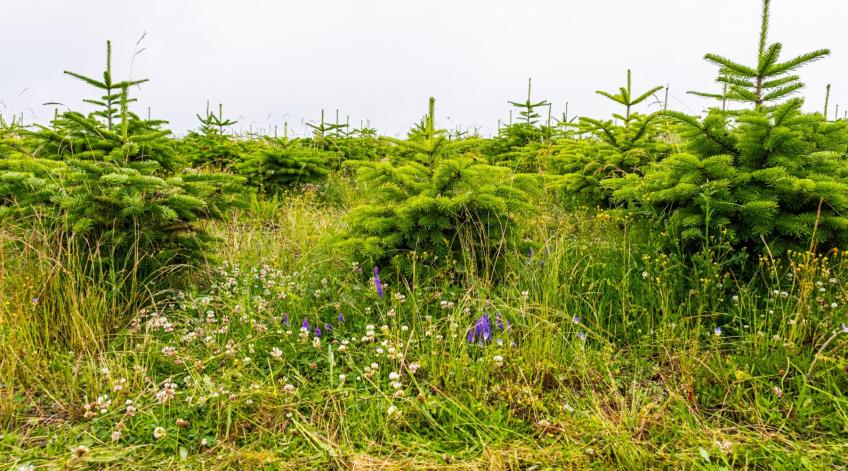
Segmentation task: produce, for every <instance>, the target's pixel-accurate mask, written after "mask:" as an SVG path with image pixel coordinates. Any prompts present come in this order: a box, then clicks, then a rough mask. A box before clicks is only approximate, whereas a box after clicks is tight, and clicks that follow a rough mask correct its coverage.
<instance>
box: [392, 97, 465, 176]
mask: <svg viewBox="0 0 848 471" xmlns="http://www.w3.org/2000/svg"><path fill="white" fill-rule="evenodd" d="M435 110H436V99H435V98H433V97H430V100H429V101H428V106H427V114H426V115H424V116H423V117H422V118H421V121H419V122H418V123H416V124H415V125H414V126H413V127H412V129H410V131H409V133H408V134H407V138H406V139H405V140H404V139H396V138H394V137H387V136H381V137H380V139H381V140H383V141H385V142H387V143H389V144H393V145H394V146H395V149H394V150H395V153H394V154H393V157H395V158H396V159H397V160H399V161H401V162H406V161H409V160H412V161H415V162H418V163H421V164H423V165H425V166H427V167H431V168H432V167H433V165H435V163H436V162H437V161H438V160H439V159H442V158H446V157H449V156H454V155H457V154H458V153H461V152H462V151H463V150H464V149H467V148H469V147H473V146H475V145H476V140H474V139H465V140H451V139H450V138H449V136H448V132H447V131H446V130H444V129H439V128H438V127H437V126H436V111H435Z"/></svg>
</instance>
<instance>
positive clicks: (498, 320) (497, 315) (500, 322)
mask: <svg viewBox="0 0 848 471" xmlns="http://www.w3.org/2000/svg"><path fill="white" fill-rule="evenodd" d="M495 325H496V326H498V329H500V330H501V332H503V330H504V321H503V318H502V317H501V312H500V311H495Z"/></svg>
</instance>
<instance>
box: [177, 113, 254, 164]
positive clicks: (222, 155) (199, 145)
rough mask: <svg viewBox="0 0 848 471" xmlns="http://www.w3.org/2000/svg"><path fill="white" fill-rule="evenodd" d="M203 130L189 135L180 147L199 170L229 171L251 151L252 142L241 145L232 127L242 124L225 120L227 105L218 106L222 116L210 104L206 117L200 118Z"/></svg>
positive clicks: (199, 116)
mask: <svg viewBox="0 0 848 471" xmlns="http://www.w3.org/2000/svg"><path fill="white" fill-rule="evenodd" d="M197 120H198V121H199V122H200V128H199V129H198V130H197V131H192V132H190V133H188V135H186V136H185V137H184V138H183V139H182V140H181V141H180V145H179V149H180V152H181V153H182V154H183V155H185V156H186V157H187V158H188V160H189V162H190V163H191V164H192V165H193V166H195V167H209V168H213V169H227V168H230V167H231V166H232V165H234V164H235V163H236V162H238V161H239V160H240V159H241V156H242V155H243V154H244V153H246V152H247V151H248V149H247V147H249V145H250V144H249V143H244V142H239V141H238V140H236V139H235V138H234V137H233V136H232V134H231V133H229V132H227V130H228V128H230V127H232V126H234V125H236V124H237V123H238V121H235V120H233V119H229V118H225V117H224V106H223V105H222V104H218V114H215V112H214V111H211V110H210V109H209V102H207V103H206V115H205V116H201V115H199V114H198V115H197Z"/></svg>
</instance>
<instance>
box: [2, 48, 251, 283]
mask: <svg viewBox="0 0 848 471" xmlns="http://www.w3.org/2000/svg"><path fill="white" fill-rule="evenodd" d="M107 44H108V43H107ZM108 49H109V48H108V47H107V51H108ZM110 65H111V64H110V61H109V60H108V54H107V66H106V71H105V72H104V74H103V76H104V80H103V81H102V82H99V81H97V80H94V79H91V78H89V77H86V76H83V75H80V74H76V73H69V75H72V76H73V77H76V78H79V79H80V80H83V81H85V82H86V83H89V84H90V85H92V86H95V87H96V88H98V89H104V87H105V89H108V90H109V91H108V93H107V97H106V98H104V99H102V100H89V101H88V102H89V103H92V104H95V105H96V106H97V109H96V111H94V112H92V113H89V114H87V115H84V114H82V113H78V112H74V111H68V112H65V113H62V114H60V115H58V116H57V117H56V119H54V120H53V122H52V125H51V127H45V126H40V129H39V130H38V131H36V132H34V133H32V134H31V136H32V139H33V140H34V141H35V143H36V148H37V149H38V152H37V156H36V157H32V158H29V159H28V160H21V161H20V162H19V164H18V165H17V168H15V169H12V170H10V169H7V168H0V181H3V182H4V184H3V185H2V186H0V202H2V203H3V205H4V212H5V213H7V214H15V215H21V214H27V213H31V212H38V213H41V214H43V215H44V216H46V217H49V218H51V219H52V220H53V221H55V222H56V223H57V224H58V225H59V226H62V227H65V228H66V229H67V238H68V239H74V240H78V241H82V243H80V244H76V245H77V247H81V248H83V249H84V250H87V251H86V252H85V253H84V255H90V256H93V257H95V258H97V259H98V260H99V261H100V262H102V263H104V264H106V265H107V266H110V267H112V268H113V269H124V268H131V269H133V270H136V273H137V274H138V273H139V272H143V273H145V274H150V273H153V272H154V271H155V270H158V269H161V268H162V267H164V266H165V265H172V266H175V267H179V266H182V265H183V264H186V263H190V262H194V261H197V260H199V259H202V258H203V257H204V255H205V249H206V248H207V247H208V244H209V242H210V241H211V240H212V238H211V236H210V235H209V234H208V233H207V232H206V231H205V230H204V229H203V228H202V227H201V225H199V224H198V223H199V222H201V221H203V220H205V219H209V218H219V217H222V216H223V214H224V212H225V211H226V210H227V209H228V208H230V207H231V206H233V205H234V204H235V203H237V201H238V193H239V192H240V182H241V179H240V178H239V177H235V176H232V175H226V174H211V173H202V172H184V171H183V162H182V161H181V160H180V158H179V156H178V154H177V153H176V152H175V149H174V144H173V141H171V140H170V139H169V138H168V135H169V133H170V131H168V130H166V129H163V128H162V126H163V124H164V121H154V120H143V119H141V118H139V117H138V116H137V115H135V114H134V113H132V112H130V111H129V107H128V104H129V103H130V102H132V101H133V100H132V99H130V98H129V88H130V86H132V85H135V84H138V83H142V82H143V81H122V82H112V81H111V69H110ZM115 89H117V90H118V92H117V98H113V97H112V95H113V93H114V90H115ZM116 103H117V104H116ZM112 107H117V112H114V111H113V110H112Z"/></svg>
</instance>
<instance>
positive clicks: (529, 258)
mask: <svg viewBox="0 0 848 471" xmlns="http://www.w3.org/2000/svg"><path fill="white" fill-rule="evenodd" d="M532 261H533V247H530V248H529V249H527V265H530V263H531V262H532Z"/></svg>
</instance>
